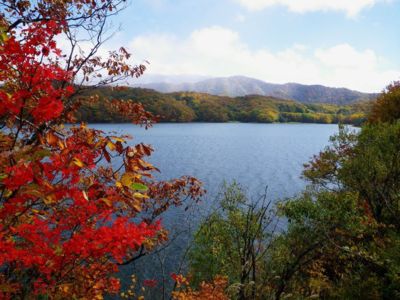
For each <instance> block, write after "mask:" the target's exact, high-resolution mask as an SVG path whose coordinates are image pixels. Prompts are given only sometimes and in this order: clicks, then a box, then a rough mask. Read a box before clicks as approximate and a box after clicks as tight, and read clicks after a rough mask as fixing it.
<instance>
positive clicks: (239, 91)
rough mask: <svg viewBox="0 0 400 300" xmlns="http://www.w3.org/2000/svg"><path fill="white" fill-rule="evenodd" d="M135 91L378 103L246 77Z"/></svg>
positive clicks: (359, 95)
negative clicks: (148, 90) (150, 90)
mask: <svg viewBox="0 0 400 300" xmlns="http://www.w3.org/2000/svg"><path fill="white" fill-rule="evenodd" d="M133 86H135V87H141V88H148V89H153V90H156V91H158V92H162V93H173V92H183V91H188V92H197V93H207V94H210V95H216V96H228V97H242V96H246V95H260V96H270V97H277V98H281V99H291V100H294V101H298V102H301V103H330V104H338V105H345V104H352V103H356V102H359V101H363V100H372V99H375V98H376V97H377V96H378V94H376V93H363V92H359V91H355V90H351V89H348V88H336V87H327V86H324V85H320V84H315V85H304V84H300V83H294V82H289V83H285V84H275V83H268V82H265V81H262V80H259V79H255V78H251V77H246V76H231V77H215V78H209V79H204V80H200V81H197V82H182V83H174V84H172V83H168V82H153V83H146V84H135V85H133Z"/></svg>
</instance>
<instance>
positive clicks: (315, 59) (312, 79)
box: [129, 27, 400, 92]
mask: <svg viewBox="0 0 400 300" xmlns="http://www.w3.org/2000/svg"><path fill="white" fill-rule="evenodd" d="M129 48H130V49H132V50H133V54H134V57H135V58H136V59H137V62H140V61H141V60H142V59H147V60H149V61H150V63H151V64H150V66H149V72H150V73H152V74H199V75H209V76H231V75H245V76H250V77H255V78H258V79H261V80H265V81H268V82H276V83H286V82H298V83H303V84H324V85H328V86H335V87H348V88H352V89H357V90H361V91H369V92H377V91H380V90H382V89H383V88H384V87H385V86H386V85H387V84H388V83H389V82H391V81H393V80H398V79H400V70H395V69H392V70H391V69H382V67H381V66H382V64H381V62H382V61H383V58H381V57H379V56H378V55H377V54H376V53H375V52H374V51H373V50H371V49H362V50H359V49H355V48H354V47H352V46H351V45H348V44H342V45H333V46H332V47H329V48H319V49H310V48H309V47H306V46H304V45H301V44H295V45H293V47H290V48H288V49H285V50H283V51H278V52H271V51H269V50H267V49H250V47H249V46H248V45H246V44H245V43H244V42H243V41H241V39H240V36H239V35H238V34H237V33H236V32H234V31H232V30H229V29H226V28H223V27H207V28H203V29H200V30H196V31H194V32H192V33H191V34H190V36H188V37H187V38H184V39H179V38H177V37H175V36H173V35H162V34H161V35H147V36H140V37H137V38H135V39H134V40H133V41H132V42H131V43H130V47H129Z"/></svg>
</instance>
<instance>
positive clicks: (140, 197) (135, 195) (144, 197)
mask: <svg viewBox="0 0 400 300" xmlns="http://www.w3.org/2000/svg"><path fill="white" fill-rule="evenodd" d="M133 197H135V198H139V199H148V198H149V196H147V195H144V194H141V193H133Z"/></svg>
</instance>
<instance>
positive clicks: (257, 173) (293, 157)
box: [93, 123, 338, 199]
mask: <svg viewBox="0 0 400 300" xmlns="http://www.w3.org/2000/svg"><path fill="white" fill-rule="evenodd" d="M93 126H94V127H96V128H98V129H101V130H104V131H107V132H109V131H116V132H117V133H120V134H130V135H132V136H133V137H134V140H133V141H132V142H131V143H134V142H143V143H147V144H151V145H153V147H154V149H155V152H154V154H153V155H152V157H151V158H150V161H151V162H152V163H153V164H155V165H156V166H157V167H158V168H159V169H160V170H161V174H160V175H159V177H160V178H162V179H171V178H176V177H179V176H182V175H191V176H195V177H197V178H198V179H200V180H201V181H203V182H204V184H205V187H206V189H207V190H208V198H212V197H213V196H214V195H215V193H216V192H217V191H218V190H219V188H220V186H221V184H222V182H223V181H224V180H226V181H228V182H229V181H232V180H236V181H238V182H240V183H242V184H243V185H244V186H246V187H247V188H248V191H249V194H251V195H257V194H259V193H261V192H262V191H263V190H264V188H265V186H268V191H269V192H268V194H269V196H270V197H271V198H272V199H278V198H279V199H281V198H286V197H290V196H293V195H295V194H296V193H298V192H300V191H301V190H302V189H303V188H304V186H305V182H304V180H302V179H301V178H300V175H301V171H302V168H303V164H304V163H305V162H307V161H308V160H309V159H310V158H311V157H312V155H314V154H317V153H318V152H319V151H320V150H322V149H323V148H324V147H325V146H326V145H328V143H329V137H330V136H331V135H332V134H334V133H336V132H337V131H338V126H337V125H325V124H244V123H223V124H220V123H217V124H215V123H189V124H157V125H155V126H154V127H153V128H150V129H148V130H145V129H144V128H140V127H138V126H135V125H131V124H96V125H93Z"/></svg>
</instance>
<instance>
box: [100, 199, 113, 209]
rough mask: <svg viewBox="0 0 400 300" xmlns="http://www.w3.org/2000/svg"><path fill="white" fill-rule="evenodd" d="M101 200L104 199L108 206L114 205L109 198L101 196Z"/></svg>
mask: <svg viewBox="0 0 400 300" xmlns="http://www.w3.org/2000/svg"><path fill="white" fill-rule="evenodd" d="M100 200H101V201H103V202H104V203H105V204H107V206H109V207H111V206H112V201H111V200H110V199H108V198H101V199H100Z"/></svg>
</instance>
